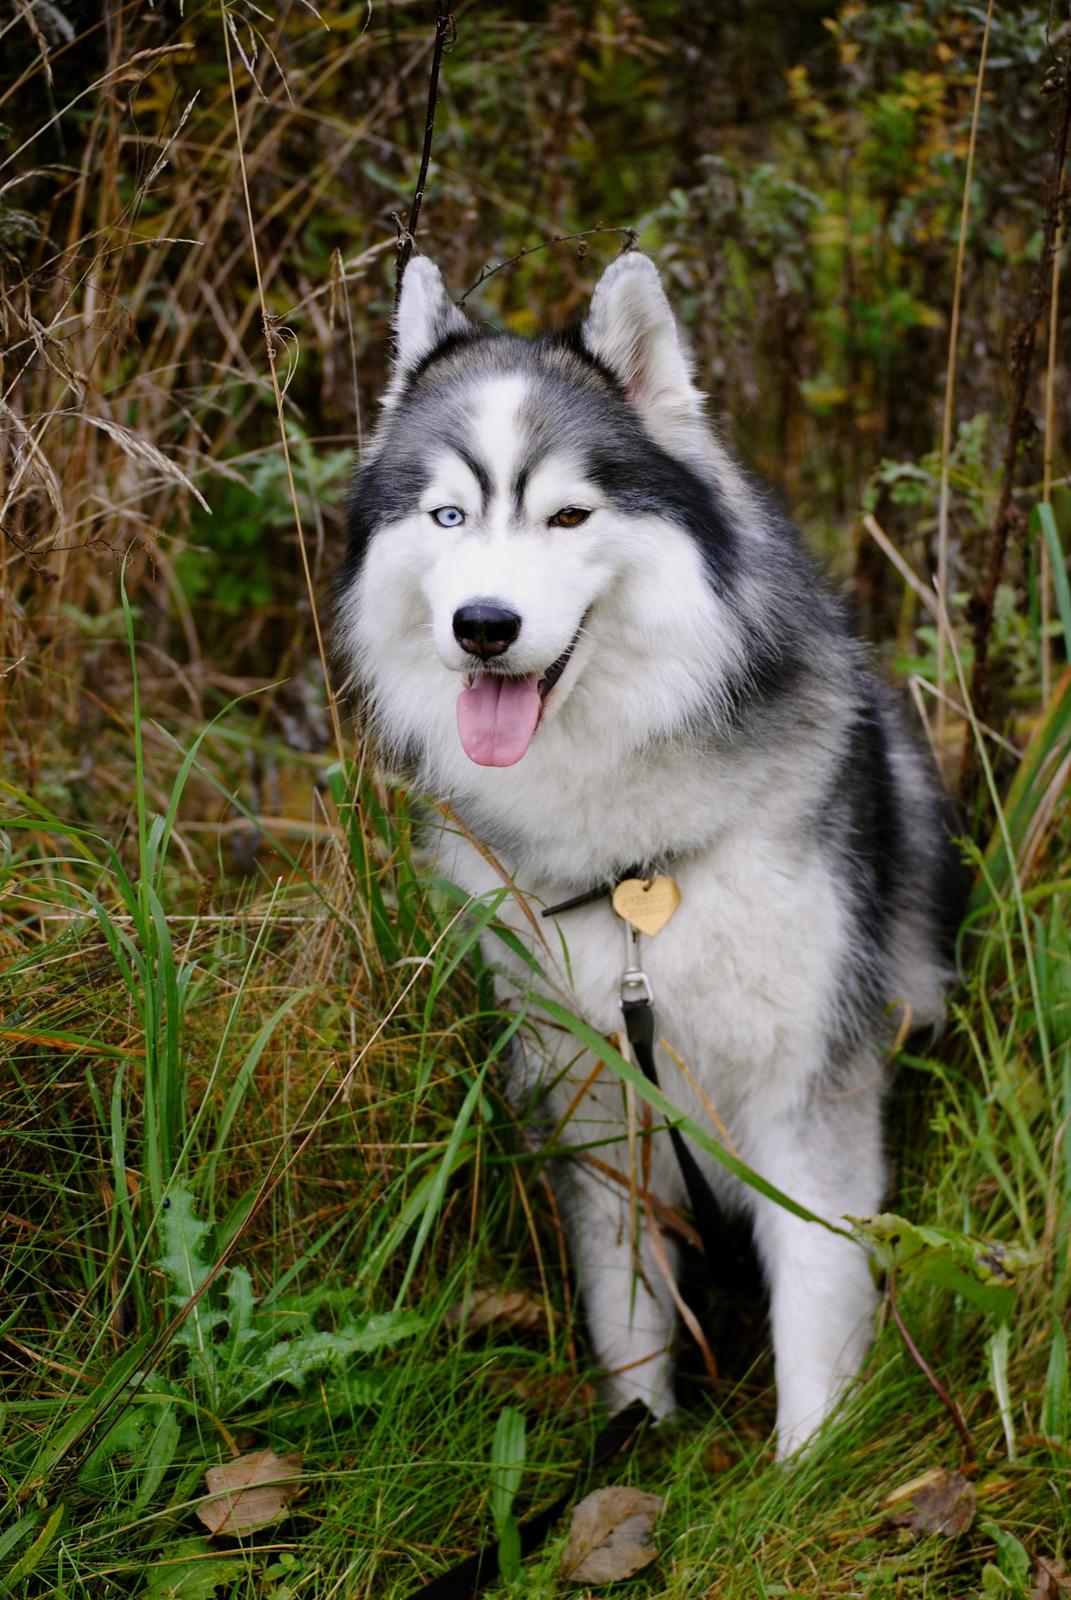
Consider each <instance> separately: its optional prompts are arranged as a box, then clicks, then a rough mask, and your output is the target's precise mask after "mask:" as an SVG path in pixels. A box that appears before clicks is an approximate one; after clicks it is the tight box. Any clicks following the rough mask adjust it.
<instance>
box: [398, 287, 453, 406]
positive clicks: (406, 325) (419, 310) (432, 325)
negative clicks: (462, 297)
mask: <svg viewBox="0 0 1071 1600" xmlns="http://www.w3.org/2000/svg"><path fill="white" fill-rule="evenodd" d="M469 328H470V324H469V322H468V320H467V319H466V318H465V317H464V316H463V315H462V313H461V312H460V311H459V310H458V309H457V306H455V304H454V302H453V301H452V300H451V298H450V296H449V294H448V293H447V290H446V285H445V283H444V282H443V278H442V273H441V272H440V271H439V269H438V267H437V266H436V265H435V264H434V262H432V261H429V260H428V258H427V256H414V257H413V258H412V260H411V261H410V262H409V265H408V266H407V267H406V269H405V276H404V278H403V279H402V292H401V295H400V297H399V300H398V309H397V311H396V312H395V314H394V371H393V373H392V375H391V381H390V387H389V388H388V390H387V392H386V394H385V395H384V396H383V404H384V405H388V406H389V405H393V403H394V401H395V400H397V398H398V395H399V394H400V393H401V391H402V389H403V388H404V387H405V383H406V380H407V378H408V377H409V374H410V373H411V372H412V371H413V369H414V367H417V366H419V364H420V362H421V361H423V359H424V357H425V356H427V355H430V354H431V352H432V351H433V350H434V349H435V347H436V345H439V344H442V342H443V340H444V339H446V338H448V337H449V336H450V334H452V333H466V332H468V331H469Z"/></svg>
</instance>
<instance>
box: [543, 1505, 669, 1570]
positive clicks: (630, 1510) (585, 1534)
mask: <svg viewBox="0 0 1071 1600" xmlns="http://www.w3.org/2000/svg"><path fill="white" fill-rule="evenodd" d="M664 1508H665V1501H664V1500H661V1499H660V1498H659V1496H658V1495H656V1494H645V1493H644V1492H643V1490H642V1489H626V1488H624V1487H620V1486H619V1487H617V1488H610V1489H595V1490H594V1491H593V1492H592V1493H591V1494H589V1495H585V1496H584V1498H583V1500H581V1502H580V1504H579V1505H578V1506H576V1507H575V1508H574V1510H573V1516H572V1520H571V1522H570V1524H569V1538H568V1540H567V1542H566V1546H565V1554H564V1555H563V1556H562V1576H563V1578H565V1580H566V1582H567V1583H616V1582H617V1580H618V1579H619V1578H631V1576H632V1574H633V1573H634V1572H640V1571H642V1569H643V1568H644V1567H649V1566H650V1565H651V1562H652V1561H654V1560H656V1559H657V1557H658V1551H657V1550H656V1549H655V1547H654V1544H653V1543H652V1542H651V1530H652V1529H653V1527H654V1525H655V1523H656V1522H657V1520H658V1518H659V1517H660V1516H661V1514H662V1511H663V1510H664Z"/></svg>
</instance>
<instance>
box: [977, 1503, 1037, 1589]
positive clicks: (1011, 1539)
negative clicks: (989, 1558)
mask: <svg viewBox="0 0 1071 1600" xmlns="http://www.w3.org/2000/svg"><path fill="white" fill-rule="evenodd" d="M978 1527H979V1530H980V1532H982V1533H984V1534H987V1535H988V1536H989V1538H990V1539H992V1541H993V1543H994V1544H995V1545H996V1547H997V1561H998V1563H999V1570H1000V1575H1001V1577H1002V1578H1004V1579H1005V1580H1006V1581H1007V1584H1008V1587H1009V1589H1010V1592H1011V1593H1012V1594H1014V1595H1020V1596H1023V1597H1024V1600H1025V1596H1026V1593H1027V1585H1028V1584H1029V1582H1030V1557H1029V1555H1028V1554H1027V1552H1026V1550H1025V1549H1024V1547H1023V1545H1022V1544H1020V1542H1019V1540H1018V1539H1017V1538H1016V1537H1015V1535H1014V1533H1008V1532H1007V1531H1006V1530H1005V1529H1004V1528H998V1527H997V1525H996V1523H995V1522H980V1523H979V1524H978ZM998 1592H999V1591H998Z"/></svg>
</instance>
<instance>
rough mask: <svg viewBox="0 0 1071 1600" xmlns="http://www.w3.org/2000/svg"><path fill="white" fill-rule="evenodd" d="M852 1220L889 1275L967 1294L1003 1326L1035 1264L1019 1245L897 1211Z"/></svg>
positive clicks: (966, 1296) (863, 1241) (975, 1303)
mask: <svg viewBox="0 0 1071 1600" xmlns="http://www.w3.org/2000/svg"><path fill="white" fill-rule="evenodd" d="M849 1220H850V1221H851V1223H852V1228H853V1231H854V1233H855V1236H856V1238H857V1239H858V1240H859V1241H860V1243H861V1244H865V1245H867V1247H868V1248H869V1249H870V1250H871V1251H872V1252H873V1253H874V1255H875V1256H876V1258H877V1260H878V1263H879V1265H880V1266H882V1267H883V1268H884V1270H885V1271H886V1272H894V1271H895V1273H896V1274H897V1279H898V1280H902V1279H903V1278H904V1277H905V1276H914V1277H916V1278H919V1279H921V1280H923V1281H924V1282H926V1283H932V1284H935V1285H936V1286H937V1287H938V1288H941V1289H947V1290H948V1291H949V1292H950V1293H952V1294H959V1295H962V1296H963V1298H964V1299H965V1300H968V1301H969V1302H970V1303H971V1304H972V1305H974V1306H977V1308H978V1309H979V1310H980V1311H983V1312H985V1313H986V1315H987V1316H990V1317H992V1318H993V1320H994V1321H995V1322H997V1323H1003V1322H1005V1321H1006V1320H1007V1318H1008V1316H1009V1315H1010V1313H1011V1309H1012V1306H1013V1305H1014V1304H1015V1295H1016V1290H1017V1280H1018V1277H1019V1275H1020V1274H1021V1273H1022V1272H1023V1271H1024V1269H1025V1268H1026V1267H1028V1266H1030V1265H1031V1264H1032V1261H1033V1257H1032V1256H1031V1255H1030V1253H1029V1252H1028V1251H1026V1250H1023V1249H1021V1248H1020V1247H1018V1246H1015V1245H1005V1244H1001V1243H999V1242H998V1241H996V1240H994V1239H976V1238H974V1237H972V1235H970V1234H967V1233H958V1232H957V1231H956V1230H955V1229H954V1228H940V1227H935V1226H933V1225H932V1224H922V1223H918V1222H909V1221H908V1219H907V1218H906V1217H901V1216H897V1214H896V1213H895V1212H893V1211H886V1212H882V1213H881V1214H880V1215H879V1216H876V1217H852V1218H850V1219H849Z"/></svg>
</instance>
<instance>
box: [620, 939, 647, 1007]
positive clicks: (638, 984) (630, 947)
mask: <svg viewBox="0 0 1071 1600" xmlns="http://www.w3.org/2000/svg"><path fill="white" fill-rule="evenodd" d="M642 1003H646V1004H647V1005H649V1006H650V1005H654V990H653V989H652V988H651V980H650V978H649V977H648V976H647V974H646V972H644V970H643V968H642V967H641V966H640V936H639V933H638V931H637V930H636V929H635V928H634V927H633V926H632V924H631V922H626V923H625V970H624V972H623V973H622V974H621V1004H622V1005H623V1006H628V1005H633V1006H635V1005H640V1004H642Z"/></svg>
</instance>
